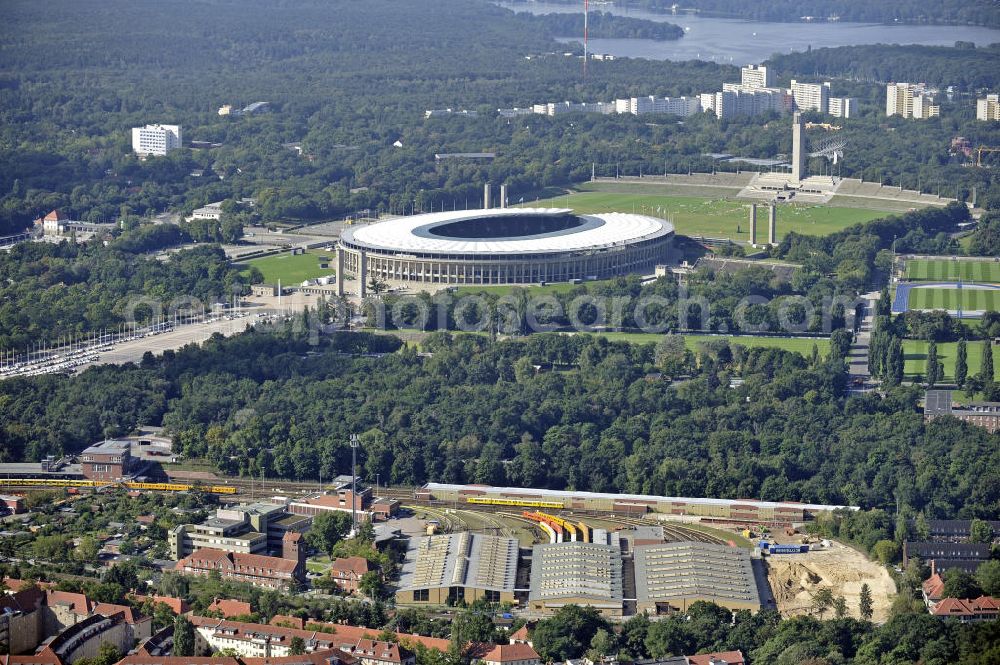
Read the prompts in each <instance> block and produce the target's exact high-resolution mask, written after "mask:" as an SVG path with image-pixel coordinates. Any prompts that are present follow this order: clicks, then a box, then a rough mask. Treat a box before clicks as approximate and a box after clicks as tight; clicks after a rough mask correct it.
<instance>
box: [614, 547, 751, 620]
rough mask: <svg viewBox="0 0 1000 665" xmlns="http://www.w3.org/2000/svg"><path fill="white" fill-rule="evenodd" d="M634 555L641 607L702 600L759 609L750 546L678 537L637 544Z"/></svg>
mask: <svg viewBox="0 0 1000 665" xmlns="http://www.w3.org/2000/svg"><path fill="white" fill-rule="evenodd" d="M634 556H635V588H636V611H637V612H648V613H650V614H654V615H655V614H669V613H672V612H683V611H685V610H687V608H688V606H689V605H690V604H691V603H693V602H695V601H699V600H702V601H708V602H713V603H715V604H716V605H721V606H722V607H726V608H728V609H730V610H734V611H736V610H750V611H752V612H756V611H757V610H759V609H760V596H759V595H758V593H757V584H756V581H755V579H754V573H753V568H752V566H751V563H750V553H749V552H748V551H747V550H744V549H741V548H738V547H729V546H727V545H716V544H712V543H696V542H679V543H663V544H655V545H638V546H636V548H635V550H634Z"/></svg>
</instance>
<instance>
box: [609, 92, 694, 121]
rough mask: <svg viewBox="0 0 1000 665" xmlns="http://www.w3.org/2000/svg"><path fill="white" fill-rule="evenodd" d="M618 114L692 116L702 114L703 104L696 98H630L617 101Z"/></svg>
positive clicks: (616, 110)
mask: <svg viewBox="0 0 1000 665" xmlns="http://www.w3.org/2000/svg"><path fill="white" fill-rule="evenodd" d="M615 112H616V113H631V114H632V115H644V114H646V113H664V114H667V115H679V116H683V117H687V116H691V115H694V114H696V113H700V112H701V102H700V101H699V100H698V99H697V98H696V97H656V96H654V95H649V96H648V97H630V98H626V99H616V100H615Z"/></svg>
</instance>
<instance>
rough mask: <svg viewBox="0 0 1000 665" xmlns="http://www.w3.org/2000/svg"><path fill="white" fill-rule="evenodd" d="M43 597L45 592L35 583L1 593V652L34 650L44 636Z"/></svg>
mask: <svg viewBox="0 0 1000 665" xmlns="http://www.w3.org/2000/svg"><path fill="white" fill-rule="evenodd" d="M44 601H45V593H44V592H43V591H42V590H41V589H39V588H37V587H30V588H25V589H24V590H23V591H18V592H16V593H9V594H0V653H15V654H22V653H28V652H30V651H34V650H35V647H37V646H38V643H39V642H41V641H42V640H43V639H44V637H45V613H44V611H43V605H44Z"/></svg>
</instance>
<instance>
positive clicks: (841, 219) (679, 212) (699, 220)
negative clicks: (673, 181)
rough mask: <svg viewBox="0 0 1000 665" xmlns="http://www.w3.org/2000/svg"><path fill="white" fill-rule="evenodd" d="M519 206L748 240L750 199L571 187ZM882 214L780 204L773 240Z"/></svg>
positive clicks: (762, 210)
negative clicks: (621, 215)
mask: <svg viewBox="0 0 1000 665" xmlns="http://www.w3.org/2000/svg"><path fill="white" fill-rule="evenodd" d="M524 205H525V206H545V207H559V208H572V209H573V211H574V212H577V213H579V214H588V213H591V214H592V213H600V212H634V213H640V214H645V215H652V216H654V217H662V218H664V219H669V220H670V221H672V222H673V224H674V227H675V228H676V230H677V233H679V234H682V235H686V236H706V237H710V238H730V239H732V240H737V241H743V242H750V241H751V238H750V212H749V209H748V207H749V205H750V201H735V200H728V199H708V198H698V197H693V196H660V195H645V194H625V193H620V192H574V193H571V194H566V195H564V196H557V197H555V198H551V199H545V200H543V201H536V202H533V203H525V204H524ZM885 216H886V213H885V212H880V211H878V210H863V209H861V208H835V207H829V206H812V205H794V204H781V205H779V207H778V239H779V240H780V239H781V238H783V237H784V236H785V234H786V233H788V232H789V231H795V232H796V233H801V234H803V235H811V236H824V235H829V234H831V233H834V232H836V231H840V230H842V229H845V228H847V227H848V226H851V225H853V224H858V223H861V222H867V221H870V220H873V219H878V218H880V217H885ZM766 241H767V206H766V205H759V206H758V208H757V238H756V242H766Z"/></svg>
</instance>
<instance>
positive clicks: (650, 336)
mask: <svg viewBox="0 0 1000 665" xmlns="http://www.w3.org/2000/svg"><path fill="white" fill-rule="evenodd" d="M592 334H594V335H600V336H601V337H606V338H607V339H608V340H610V341H614V342H629V343H631V344H655V343H656V342H658V341H660V339H661V338H662V337H663V335H657V334H655V333H620V332H607V333H592ZM682 337H684V343H685V344H686V345H687V347H688V348H689V349H691V350H692V351H694V350H696V349H697V347H698V344H699V343H700V342H706V341H709V340H720V339H726V340H729V343H730V344H739V345H741V346H745V347H747V348H755V347H764V348H776V349H784V350H785V351H794V352H796V353H801V354H802V355H804V356H808V355H809V354H811V353H812V347H813V344H815V345H816V346H817V347H818V348H819V352H820V354H826V353H828V352H829V350H830V340H828V339H824V338H819V337H818V338H809V337H754V336H750V335H748V336H745V337H744V336H728V337H727V336H724V335H682Z"/></svg>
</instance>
